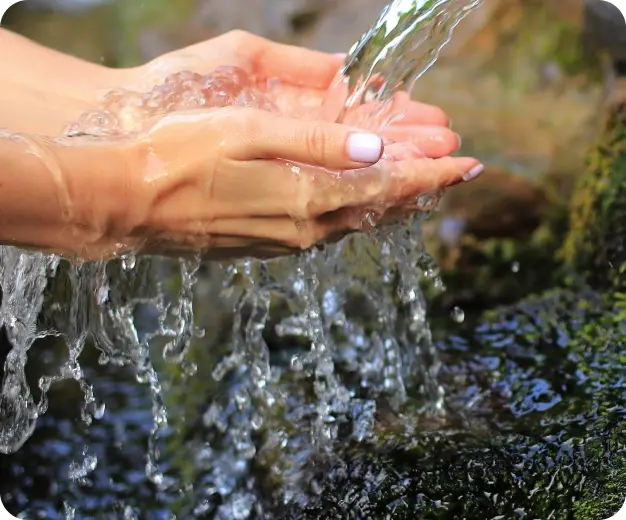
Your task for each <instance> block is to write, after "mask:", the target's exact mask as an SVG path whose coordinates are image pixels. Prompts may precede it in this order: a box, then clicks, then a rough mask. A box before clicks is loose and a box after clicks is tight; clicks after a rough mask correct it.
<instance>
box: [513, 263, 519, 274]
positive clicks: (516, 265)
mask: <svg viewBox="0 0 626 520" xmlns="http://www.w3.org/2000/svg"><path fill="white" fill-rule="evenodd" d="M511 271H512V272H514V273H517V272H519V262H517V261H515V262H513V263H512V264H511Z"/></svg>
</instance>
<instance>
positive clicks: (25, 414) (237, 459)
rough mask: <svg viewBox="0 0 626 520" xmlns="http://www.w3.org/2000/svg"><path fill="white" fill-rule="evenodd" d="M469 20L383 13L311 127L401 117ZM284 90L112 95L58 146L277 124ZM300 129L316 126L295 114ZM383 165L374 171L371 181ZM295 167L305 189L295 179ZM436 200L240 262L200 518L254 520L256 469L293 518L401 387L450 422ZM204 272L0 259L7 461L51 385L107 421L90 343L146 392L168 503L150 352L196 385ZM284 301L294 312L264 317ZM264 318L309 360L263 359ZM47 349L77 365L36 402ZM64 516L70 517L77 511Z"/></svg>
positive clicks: (139, 264)
mask: <svg viewBox="0 0 626 520" xmlns="http://www.w3.org/2000/svg"><path fill="white" fill-rule="evenodd" d="M479 4H480V0H408V1H407V0H396V1H395V2H393V3H392V4H390V5H389V6H388V7H387V8H385V10H384V11H383V13H381V16H380V18H379V19H378V20H377V22H376V23H375V24H374V25H373V27H372V28H371V29H370V31H368V32H367V33H366V34H365V35H364V36H363V37H362V38H361V40H360V41H359V42H357V44H355V46H354V47H353V49H352V50H351V52H350V53H349V55H348V57H347V59H346V62H345V65H344V67H343V69H342V70H341V72H340V74H339V75H338V77H337V79H336V81H335V83H334V85H333V87H332V88H331V90H330V91H329V93H328V96H327V100H326V102H325V103H324V105H323V107H322V109H321V111H320V112H319V113H318V117H322V118H325V119H331V120H335V121H339V122H346V123H351V124H358V125H359V126H361V127H364V128H367V129H371V130H375V131H378V130H380V129H381V128H382V127H384V126H385V125H386V124H388V122H389V121H391V120H393V119H394V118H395V117H398V116H400V115H401V114H402V112H403V110H404V109H405V108H406V106H403V105H402V103H397V100H399V99H401V98H400V97H398V96H397V94H398V93H399V92H406V91H410V89H411V87H412V85H413V83H414V81H415V80H417V79H418V78H419V76H420V75H421V74H423V73H424V72H425V71H426V70H427V69H428V68H429V67H430V66H431V65H432V64H433V63H434V61H435V60H436V58H437V55H438V52H439V50H440V49H441V48H442V47H443V45H445V43H446V42H447V41H448V40H449V38H450V34H451V31H452V29H453V28H454V27H455V25H456V24H457V23H458V22H459V21H460V20H461V19H462V18H463V17H464V16H465V15H466V14H467V13H469V12H470V11H471V10H472V9H474V8H475V7H477V6H478V5H479ZM278 87H279V86H278V85H277V84H276V83H275V82H274V81H272V80H271V79H267V78H254V77H250V76H248V75H247V74H246V73H245V72H244V71H242V70H239V69H235V68H221V69H218V70H216V71H214V72H213V73H212V74H209V75H207V76H202V75H200V74H196V73H193V72H189V71H181V72H180V73H178V74H175V75H172V76H170V77H168V78H167V79H166V80H165V82H164V83H163V84H161V85H157V86H155V87H154V89H153V90H152V91H150V92H148V93H139V92H131V91H127V90H117V91H114V92H111V93H110V94H109V95H108V96H107V97H106V99H105V100H104V104H103V107H102V108H101V109H99V110H94V111H89V112H87V113H85V114H83V116H82V117H81V118H80V120H79V121H77V122H76V123H75V124H73V125H72V126H71V127H70V128H69V129H68V134H67V135H68V136H80V135H90V136H103V137H106V136H111V135H120V134H126V133H132V132H137V131H139V130H141V129H142V128H143V127H144V126H145V125H146V124H147V123H148V122H149V121H152V120H154V118H155V117H158V116H159V115H162V114H165V113H168V112H171V111H174V110H180V109H190V108H203V107H223V106H229V105H242V106H253V107H257V108H261V109H264V110H270V111H274V112H281V111H286V109H285V108H284V106H283V105H282V103H281V101H282V100H281V99H280V97H279V96H278V93H279V92H280V89H279V88H278ZM293 110H294V107H290V109H289V112H290V113H291V114H293ZM296 115H298V116H301V117H310V116H311V114H310V113H306V111H304V110H303V111H302V113H300V114H296ZM406 153H407V154H409V155H410V154H413V153H419V151H415V150H407V151H406ZM392 163H393V161H391V162H389V161H387V162H385V161H382V164H381V166H380V167H381V168H388V167H389V164H392ZM289 166H290V168H291V171H293V172H294V174H295V175H297V174H298V171H299V166H298V165H289ZM440 195H441V194H440V193H432V194H424V195H422V196H421V197H420V198H419V200H418V201H416V206H417V207H420V208H421V209H422V211H421V212H418V213H417V214H416V215H415V216H414V217H412V218H410V219H408V220H406V221H405V222H403V223H401V224H394V225H389V226H381V227H379V228H377V227H376V219H377V214H376V212H375V211H373V212H371V213H368V214H366V215H365V216H364V222H363V228H364V229H368V230H370V231H371V233H370V234H369V235H367V236H366V235H363V234H361V235H352V236H349V237H347V238H345V239H343V240H342V241H341V242H339V243H338V244H336V245H332V246H327V247H324V248H323V249H318V248H314V249H312V250H309V251H307V252H306V253H304V254H302V255H300V256H297V257H295V256H294V257H288V258H282V259H278V260H272V261H268V262H263V261H256V260H242V261H239V262H235V263H233V264H231V265H229V266H227V267H225V268H224V273H223V274H224V275H225V276H224V286H223V295H224V301H229V302H230V301H234V302H235V303H234V320H233V325H232V336H231V340H230V344H229V351H228V353H227V354H226V355H225V356H224V357H223V358H222V359H220V360H219V361H218V362H217V363H216V366H215V368H214V370H213V376H214V379H215V381H216V385H217V389H218V390H217V391H216V392H215V394H214V395H215V397H210V396H207V399H211V401H210V402H208V403H207V406H206V408H205V413H204V415H203V421H202V422H203V425H202V428H203V431H204V432H205V435H204V436H203V439H202V443H201V448H199V449H198V460H197V461H196V464H198V465H200V466H205V467H206V468H208V469H209V471H208V475H209V476H208V477H206V478H205V479H204V481H203V482H202V483H200V484H199V486H198V487H197V488H196V490H195V493H197V495H198V497H197V498H198V500H197V503H198V504H199V505H198V506H197V510H196V511H194V514H195V515H200V514H203V513H204V512H205V511H203V507H206V508H209V507H213V506H210V505H209V503H210V497H212V496H213V495H215V494H219V496H220V497H221V505H219V508H218V511H217V518H229V519H238V518H247V517H248V516H249V513H250V511H252V510H253V509H255V508H256V509H255V510H257V511H258V508H259V507H261V506H260V505H259V503H258V501H256V500H255V497H254V494H253V493H252V491H251V481H252V480H253V479H254V477H253V476H252V475H253V472H252V471H251V469H252V465H253V464H254V466H255V468H256V469H257V471H258V468H265V470H266V471H268V472H269V473H270V475H271V476H272V478H273V479H274V480H277V481H279V482H280V486H279V487H280V488H281V490H282V491H281V492H282V495H283V499H284V500H285V501H286V502H288V501H296V502H298V501H299V500H304V497H305V496H306V495H307V494H308V493H315V491H316V484H315V482H314V481H311V480H310V478H307V477H306V468H307V466H308V465H310V464H312V463H313V462H314V461H315V460H316V459H318V458H319V457H323V456H325V455H328V454H331V453H332V450H333V445H334V443H335V441H336V440H337V439H338V438H339V437H340V436H344V437H345V436H346V435H347V436H348V437H352V438H354V439H356V440H363V439H365V438H367V437H368V436H371V435H372V434H373V432H374V430H373V425H374V423H375V416H376V412H377V406H378V405H379V404H378V403H379V402H380V400H381V399H384V401H385V402H386V403H388V404H389V406H390V408H391V409H392V410H394V411H396V412H398V411H400V410H401V408H402V406H403V404H404V403H405V402H406V400H407V395H408V391H409V389H416V392H414V393H415V394H416V395H417V398H416V399H417V400H418V402H419V403H420V404H421V405H422V406H423V407H424V410H425V411H428V412H430V413H442V411H443V389H442V388H441V387H440V386H439V384H438V383H437V371H438V362H437V359H436V356H435V352H434V349H433V346H432V342H431V337H430V331H429V328H428V323H427V320H426V312H425V301H424V296H423V294H422V292H421V289H420V283H421V282H422V280H423V279H424V278H430V279H431V280H434V281H435V283H438V284H440V282H439V281H438V277H437V269H436V266H435V265H434V262H433V261H432V259H431V258H430V257H429V255H428V254H427V252H426V251H425V250H424V247H423V242H422V237H421V227H420V222H421V220H422V219H423V218H424V217H425V216H427V215H428V211H429V210H431V209H432V208H434V207H435V206H436V204H437V201H438V199H439V196H440ZM200 263H201V262H200V259H199V258H197V259H191V260H189V259H187V260H180V261H178V262H177V261H172V260H167V259H162V258H157V257H147V256H137V257H135V256H134V255H132V254H130V255H126V256H124V257H121V258H119V259H116V260H112V261H108V262H105V261H101V262H90V263H83V264H70V263H68V262H66V261H64V260H62V259H60V258H58V257H56V256H46V255H43V254H38V253H30V252H24V251H21V250H18V249H15V248H12V247H2V248H0V286H1V287H2V289H3V300H2V306H1V307H0V324H3V325H4V326H5V327H6V329H7V333H8V336H9V339H10V340H11V343H12V345H13V349H12V350H11V352H10V353H9V355H8V358H7V361H6V364H5V375H4V380H3V384H2V393H1V394H0V452H3V453H10V452H13V451H15V450H17V449H19V448H20V446H22V444H23V443H24V442H25V441H26V440H27V439H28V438H29V437H30V435H31V434H32V432H33V430H34V428H35V424H36V421H37V417H38V416H39V415H40V414H42V413H45V411H46V405H47V401H46V391H47V390H48V389H49V388H50V386H51V385H52V384H55V383H57V382H59V381H61V380H65V379H73V380H75V381H76V382H78V384H79V385H80V387H81V388H82V390H83V392H84V396H85V404H84V409H83V411H82V418H83V420H84V421H85V423H87V424H89V423H90V422H91V421H92V420H93V419H96V420H97V419H98V418H99V417H101V416H102V414H103V413H104V403H99V402H98V401H97V396H95V395H94V392H93V390H92V387H91V386H90V384H89V382H88V381H86V380H85V378H84V375H83V373H82V371H81V368H80V364H79V362H78V358H79V355H80V354H81V352H82V350H83V348H84V347H85V343H86V341H87V340H88V339H90V338H92V339H93V340H94V341H95V344H96V346H97V348H99V349H100V351H101V359H100V361H101V363H103V364H107V363H113V364H116V365H132V366H133V367H134V368H135V370H136V373H137V379H138V380H139V381H140V382H144V383H147V384H148V385H149V388H150V391H151V394H152V398H153V418H154V427H153V429H152V435H151V437H150V441H149V446H148V458H147V464H146V475H147V477H148V478H150V479H151V480H152V481H153V482H154V483H155V484H156V485H157V486H158V488H159V489H161V490H167V489H173V488H176V486H177V481H176V479H175V478H174V477H170V476H166V475H165V474H164V473H163V472H162V470H161V469H160V468H159V440H160V437H161V435H162V434H164V433H165V432H166V431H167V427H168V413H167V410H166V406H165V400H164V397H163V389H162V383H161V380H160V376H159V373H158V371H157V370H156V369H155V367H154V365H153V362H152V360H151V353H152V354H153V353H154V349H155V348H157V346H156V345H157V344H158V342H159V341H161V342H163V338H164V341H165V345H164V346H163V350H162V356H163V358H164V359H165V361H166V362H168V363H175V364H180V365H182V366H183V368H184V372H185V373H187V374H193V373H194V372H195V370H196V367H195V366H194V365H193V364H192V363H189V362H187V361H186V359H185V358H186V353H187V351H188V350H189V348H190V345H191V343H192V341H199V342H201V341H203V340H202V335H203V332H202V331H198V330H197V329H196V326H195V323H194V308H193V298H194V288H195V287H196V282H197V280H198V279H199V274H198V269H199V267H200ZM173 278H178V279H179V282H180V283H179V285H180V288H179V289H178V290H174V289H173V288H172V287H171V283H169V282H168V280H171V279H173ZM276 301H281V302H283V303H284V304H285V305H284V306H281V307H283V308H288V309H289V312H287V313H285V312H282V314H280V313H279V312H278V311H276V312H274V302H276ZM216 307H217V304H216ZM274 314H275V315H276V316H277V320H278V322H277V324H276V327H275V332H276V334H277V335H278V336H279V337H284V338H287V339H288V338H294V345H295V344H296V341H295V338H300V339H301V340H304V343H306V344H308V347H307V349H302V348H295V347H294V349H293V351H292V352H290V354H289V358H288V360H287V361H285V360H282V361H281V359H280V357H279V359H278V360H277V361H276V362H271V361H270V350H269V348H268V345H267V343H266V339H265V336H264V331H265V330H266V329H267V327H268V326H269V324H270V322H271V318H272V316H273V315H274ZM48 334H54V335H59V336H61V337H63V339H64V340H65V342H66V344H67V347H68V352H69V356H68V359H67V361H66V362H65V364H64V365H63V366H62V367H61V368H60V370H59V372H58V373H57V374H55V375H52V376H46V377H42V378H41V380H40V382H39V387H40V389H41V391H42V397H41V399H40V401H39V403H35V402H34V400H33V397H32V396H31V392H30V389H29V386H28V384H27V382H26V379H25V375H24V370H25V366H26V362H27V357H28V350H29V348H30V347H31V345H32V344H33V342H34V341H35V340H36V339H37V338H39V337H41V336H43V335H48ZM302 343H303V342H302V341H299V344H302ZM344 430H345V431H347V432H348V433H345V432H344ZM304 433H306V435H305V434H304ZM97 462H98V461H97V458H96V457H95V456H94V455H86V457H85V460H84V461H81V462H77V463H75V465H73V466H72V467H71V468H69V472H70V476H71V477H72V478H74V479H77V480H79V481H80V480H81V479H84V478H85V477H86V476H87V475H88V474H89V473H90V472H91V471H93V470H95V468H96V467H97ZM203 497H206V498H205V499H203ZM203 504H204V506H203ZM65 508H66V512H67V517H68V518H70V517H73V515H74V509H73V508H72V506H71V504H65Z"/></svg>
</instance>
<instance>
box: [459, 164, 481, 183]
mask: <svg viewBox="0 0 626 520" xmlns="http://www.w3.org/2000/svg"><path fill="white" fill-rule="evenodd" d="M484 169H485V167H484V166H483V165H482V164H477V165H476V166H474V167H473V168H472V169H471V170H470V171H468V172H467V173H466V174H465V175H463V180H464V181H465V182H467V181H472V180H474V179H475V178H476V177H478V176H479V175H480V174H481V173H482V172H483V170H484Z"/></svg>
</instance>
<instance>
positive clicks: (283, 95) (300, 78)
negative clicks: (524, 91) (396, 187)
mask: <svg viewBox="0 0 626 520" xmlns="http://www.w3.org/2000/svg"><path fill="white" fill-rule="evenodd" d="M341 63H342V57H341V56H334V55H329V54H326V53H322V52H317V51H312V50H308V49H304V48H300V47H294V46H290V45H282V44H278V43H274V42H271V41H269V40H265V39H263V38H260V37H258V36H254V35H251V34H248V33H244V32H241V31H232V32H229V33H226V34H224V35H221V36H218V37H216V38H213V39H211V40H207V41H204V42H201V43H198V44H195V45H192V46H189V47H186V48H184V49H180V50H177V51H174V52H172V53H169V54H165V55H163V56H161V57H159V58H157V59H156V60H154V61H153V62H150V63H148V64H147V65H145V66H143V67H140V69H138V74H136V75H135V80H134V82H133V84H132V85H128V87H130V88H133V89H137V90H143V91H145V90H150V89H151V88H152V87H153V86H154V85H156V84H158V83H160V82H162V81H163V80H164V79H165V78H166V77H167V76H169V75H170V74H173V73H175V72H179V71H181V70H192V71H194V72H198V73H201V74H209V73H210V72H212V71H214V70H215V69H216V68H218V67H220V66H225V65H229V66H236V67H240V68H242V69H244V70H245V71H246V72H248V73H249V74H253V75H257V76H261V77H266V78H276V79H277V80H279V86H278V87H277V90H278V93H277V96H276V97H277V99H278V104H279V107H280V109H281V112H283V113H285V114H290V115H295V116H298V117H308V116H310V115H312V114H315V113H317V111H316V109H317V107H319V106H320V104H321V103H322V100H323V99H324V97H325V95H326V93H327V91H328V89H329V87H330V86H331V84H332V81H333V79H334V78H335V76H336V74H337V71H338V70H339V67H340V65H341ZM402 101H405V100H402ZM447 124H448V118H447V117H446V115H445V114H444V112H443V111H442V110H441V109H439V108H437V107H433V106H430V105H426V104H423V103H417V102H414V103H411V104H410V105H409V106H408V110H407V113H406V116H405V117H404V119H402V120H401V121H399V122H398V123H396V124H395V125H394V128H390V129H389V132H390V134H393V138H394V139H395V140H401V139H403V136H404V135H405V134H409V133H410V131H411V127H412V126H414V125H435V126H446V125H447Z"/></svg>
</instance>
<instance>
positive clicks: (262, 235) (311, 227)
mask: <svg viewBox="0 0 626 520" xmlns="http://www.w3.org/2000/svg"><path fill="white" fill-rule="evenodd" d="M209 227H210V232H211V233H212V234H213V235H214V236H215V235H219V236H222V235H225V236H230V237H245V239H246V241H250V242H253V243H254V242H257V243H258V242H261V243H263V242H269V243H273V244H275V245H276V246H279V247H287V248H291V249H296V250H302V249H309V248H310V247H313V246H314V245H316V244H318V243H320V242H322V241H323V240H324V238H325V237H326V235H328V234H329V233H331V232H332V231H333V230H334V227H333V222H332V221H330V220H324V221H321V222H318V221H317V220H316V219H311V220H297V219H292V218H290V217H276V218H272V217H261V218H254V219H241V218H231V219H219V220H215V221H213V222H212V223H211V224H210V226H209Z"/></svg>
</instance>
